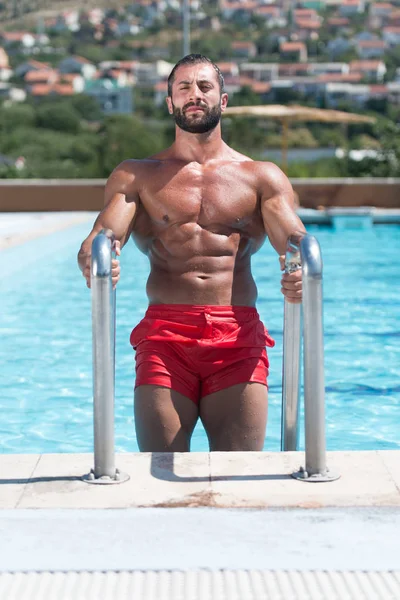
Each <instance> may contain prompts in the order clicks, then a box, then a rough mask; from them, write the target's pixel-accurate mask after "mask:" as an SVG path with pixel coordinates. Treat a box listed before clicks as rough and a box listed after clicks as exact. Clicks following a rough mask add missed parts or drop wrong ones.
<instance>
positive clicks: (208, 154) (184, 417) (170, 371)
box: [78, 55, 304, 452]
mask: <svg viewBox="0 0 400 600" xmlns="http://www.w3.org/2000/svg"><path fill="white" fill-rule="evenodd" d="M223 84H224V82H223V77H222V75H221V73H220V71H219V69H218V67H217V66H216V65H214V64H213V63H212V62H211V61H210V60H209V59H208V58H206V57H204V56H201V55H189V56H187V57H184V58H183V59H182V60H181V61H179V62H178V63H177V65H176V66H175V67H174V69H173V70H172V72H171V75H170V77H169V81H168V97H167V99H166V101H167V106H168V111H169V113H170V114H171V115H172V116H173V118H174V120H175V123H176V138H175V142H174V143H173V144H172V146H171V147H170V148H167V149H166V150H163V151H162V152H160V153H158V154H156V155H154V156H151V157H149V158H148V159H146V160H125V161H124V162H122V163H121V164H120V165H118V166H117V167H116V169H115V170H114V171H113V172H112V173H111V175H110V177H109V179H108V181H107V185H106V189H105V206H104V208H103V210H102V211H101V213H100V214H99V216H98V217H97V219H96V221H95V223H94V226H93V229H92V231H91V233H90V235H89V236H88V237H87V238H86V239H85V241H84V242H83V243H82V246H81V249H80V251H79V254H78V263H79V266H80V268H81V270H82V273H83V276H84V277H85V278H86V282H87V285H88V286H90V253H91V244H92V241H93V238H94V237H95V236H96V235H97V234H98V233H99V231H100V230H101V229H103V228H105V229H112V231H113V232H114V233H115V236H116V240H117V242H116V245H115V250H116V254H117V256H118V255H119V254H120V249H121V248H122V247H123V246H124V245H125V244H126V242H127V241H128V239H129V237H130V236H132V237H133V239H134V241H135V243H136V244H137V246H138V247H139V249H140V250H141V251H142V252H144V253H145V254H147V256H148V257H149V261H150V275H149V278H148V281H147V287H146V291H147V295H148V298H149V308H148V310H147V312H146V315H145V318H144V319H143V320H142V321H141V322H140V323H139V324H138V325H137V326H136V327H135V328H134V330H133V331H132V334H131V343H132V345H133V347H134V348H135V349H136V389H135V401H134V406H135V426H136V432H137V440H138V445H139V448H140V450H141V451H144V452H162V451H171V452H185V451H189V450H190V439H191V435H192V432H193V429H194V427H195V424H196V422H197V420H198V418H200V419H201V421H202V423H203V425H204V428H205V431H206V433H207V436H208V439H209V445H210V450H212V451H215V450H219V451H227V450H262V448H263V444H264V438H265V431H266V423H267V375H268V358H267V354H266V350H265V346H273V345H274V342H273V340H272V339H271V338H270V336H269V335H268V332H267V330H266V329H265V328H264V326H263V324H262V323H261V321H260V319H259V316H258V313H257V311H256V309H255V303H256V299H257V290H256V286H255V283H254V280H253V277H252V274H251V266H250V261H251V256H252V254H254V253H255V252H256V251H257V250H258V249H259V248H260V247H261V246H262V244H263V242H264V241H265V238H266V237H267V236H268V238H269V241H270V242H271V244H272V246H273V247H274V248H275V250H276V251H277V252H278V254H279V255H280V262H281V269H283V259H284V256H283V255H284V253H285V249H286V240H287V238H288V237H289V236H290V235H291V234H293V233H295V232H298V231H304V226H303V224H302V222H301V221H300V219H299V218H298V217H297V215H296V213H295V211H294V205H293V190H292V187H291V185H290V183H289V181H288V179H287V178H286V176H285V175H284V174H283V173H282V171H281V170H280V169H279V168H278V167H277V166H275V165H273V164H271V163H265V162H256V161H253V160H251V159H250V158H248V157H246V156H244V155H242V154H239V152H236V151H235V150H233V149H232V148H230V147H229V146H227V144H225V143H224V141H223V140H222V138H221V125H220V118H221V113H222V112H223V111H224V110H225V107H226V105H227V102H228V96H227V94H226V93H225V92H224V87H223ZM133 144H134V140H133ZM112 277H113V284H114V285H116V284H117V282H118V280H119V277H120V267H119V263H118V260H114V261H113V269H112ZM281 285H282V288H281V290H282V292H283V294H284V296H285V297H286V298H287V299H288V301H289V302H301V273H300V272H296V273H292V274H290V275H289V274H284V275H283V277H282V280H281Z"/></svg>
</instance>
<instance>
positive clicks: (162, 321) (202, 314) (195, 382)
mask: <svg viewBox="0 0 400 600" xmlns="http://www.w3.org/2000/svg"><path fill="white" fill-rule="evenodd" d="M130 341H131V344H132V346H133V348H134V349H135V350H136V384H135V387H138V386H140V385H158V386H161V387H166V388H170V389H173V390H175V391H177V392H179V393H181V394H183V395H184V396H187V397H188V398H190V399H191V400H193V402H194V403H196V404H198V402H199V400H200V398H202V397H204V396H207V395H208V394H212V393H214V392H218V391H220V390H222V389H225V388H228V387H230V386H231V385H235V384H238V383H245V382H250V381H251V382H257V383H263V384H264V385H267V376H268V367H269V361H268V356H267V352H266V350H265V346H270V347H272V346H274V345H275V342H274V340H273V339H272V338H271V337H270V335H269V334H268V331H267V330H266V329H265V327H264V325H263V324H262V322H261V321H260V317H259V315H258V312H257V310H256V309H255V308H252V307H247V306H191V305H188V304H172V305H171V304H156V305H151V306H150V307H149V308H148V310H147V311H146V314H145V317H144V319H143V320H142V321H140V323H139V324H138V325H137V326H136V327H135V328H134V329H133V331H132V333H131V337H130Z"/></svg>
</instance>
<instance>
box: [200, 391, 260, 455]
mask: <svg viewBox="0 0 400 600" xmlns="http://www.w3.org/2000/svg"><path fill="white" fill-rule="evenodd" d="M267 414H268V390H267V386H265V385H263V384H261V383H240V384H237V385H233V386H231V387H229V388H225V389H224V390H220V391H219V392H214V393H213V394H209V395H208V396H204V398H202V399H201V400H200V418H201V420H202V423H203V425H204V429H205V430H206V433H207V436H208V440H209V443H210V450H211V451H228V450H236V451H241V450H253V451H257V450H262V449H263V446H264V439H265V430H266V426H267Z"/></svg>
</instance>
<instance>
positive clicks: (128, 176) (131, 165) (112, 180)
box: [106, 157, 159, 188]
mask: <svg viewBox="0 0 400 600" xmlns="http://www.w3.org/2000/svg"><path fill="white" fill-rule="evenodd" d="M158 163H159V161H158V160H156V159H153V158H152V157H150V158H145V159H140V160H135V159H127V160H124V161H122V162H121V163H120V164H119V165H117V166H116V167H115V169H114V170H113V171H112V173H111V175H110V176H109V178H108V180H107V184H106V186H107V187H108V188H110V187H111V188H115V187H121V186H122V187H127V186H128V187H129V186H133V185H137V184H138V183H139V181H140V179H141V178H142V176H143V175H145V174H146V173H148V171H149V169H152V168H154V167H155V166H156V165H157V164H158Z"/></svg>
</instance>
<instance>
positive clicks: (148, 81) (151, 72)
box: [134, 60, 174, 87]
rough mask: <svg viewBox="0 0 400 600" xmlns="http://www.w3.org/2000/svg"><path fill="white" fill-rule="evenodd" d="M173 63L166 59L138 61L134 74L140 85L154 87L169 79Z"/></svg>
mask: <svg viewBox="0 0 400 600" xmlns="http://www.w3.org/2000/svg"><path fill="white" fill-rule="evenodd" d="M173 66H174V65H173V64H171V63H168V62H166V61H164V60H157V61H155V62H151V63H145V62H136V64H135V68H134V75H135V78H136V81H137V86H138V87H154V85H155V84H156V83H158V82H159V81H162V80H164V79H167V78H168V76H169V74H170V72H171V71H172V68H173Z"/></svg>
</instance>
